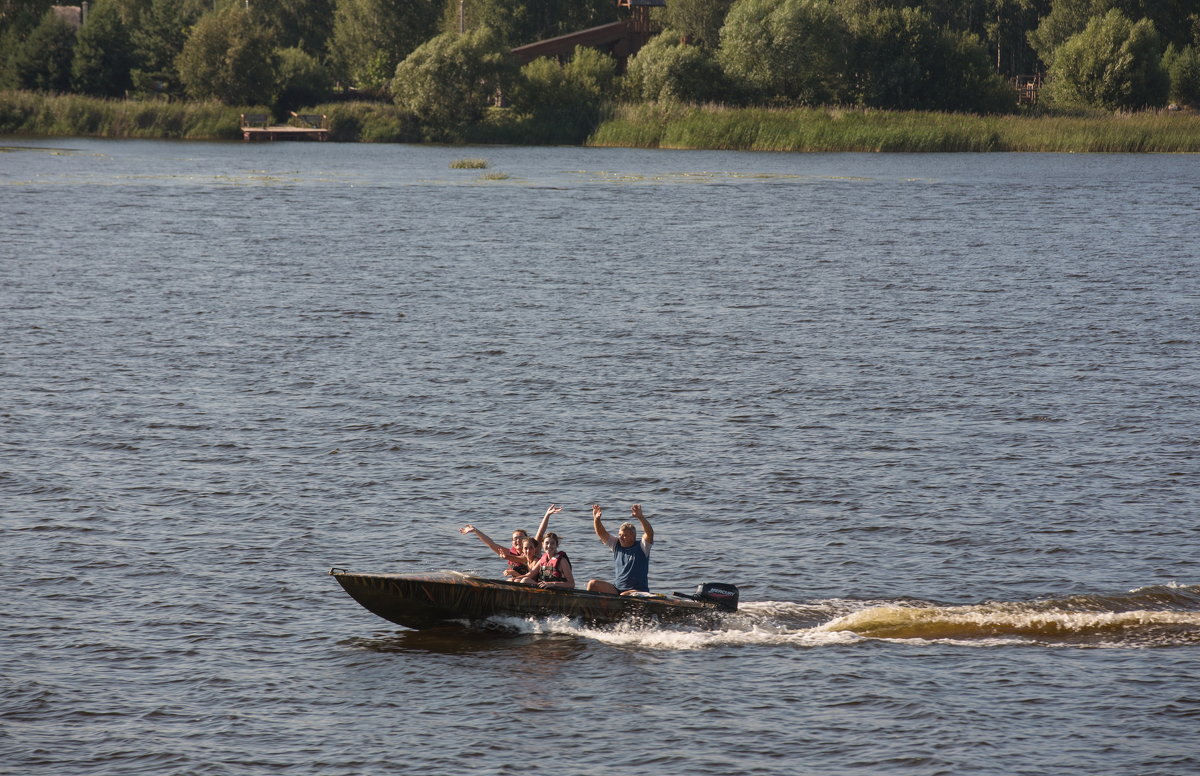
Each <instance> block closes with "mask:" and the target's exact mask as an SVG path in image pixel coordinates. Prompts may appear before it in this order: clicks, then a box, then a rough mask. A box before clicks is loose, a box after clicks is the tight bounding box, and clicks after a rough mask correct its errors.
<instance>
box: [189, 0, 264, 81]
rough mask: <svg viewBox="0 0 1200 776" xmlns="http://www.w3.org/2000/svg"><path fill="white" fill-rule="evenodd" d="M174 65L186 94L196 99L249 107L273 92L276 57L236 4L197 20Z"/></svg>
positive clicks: (256, 28)
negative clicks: (176, 67) (176, 65)
mask: <svg viewBox="0 0 1200 776" xmlns="http://www.w3.org/2000/svg"><path fill="white" fill-rule="evenodd" d="M178 67H179V77H180V79H181V80H182V81H183V84H184V87H185V88H186V89H187V92H188V94H189V95H190V96H191V97H193V98H195V99H198V100H219V101H221V102H224V103H226V104H229V105H248V104H253V103H266V102H270V101H271V99H272V97H273V96H274V89H275V79H276V70H277V68H278V61H277V58H276V55H275V52H274V50H273V49H272V48H271V41H270V39H269V38H268V37H267V35H266V33H265V31H264V30H263V29H262V28H261V27H258V26H257V25H255V24H254V22H253V20H252V18H251V16H250V12H249V11H247V10H243V9H241V8H238V7H237V6H231V7H228V8H226V9H225V10H223V11H221V12H219V13H215V14H208V15H206V16H204V17H202V18H201V19H200V21H198V22H196V26H195V27H194V28H193V29H192V34H191V35H190V36H189V37H188V40H187V43H185V44H184V46H183V51H182V52H181V53H180V54H179V59H178Z"/></svg>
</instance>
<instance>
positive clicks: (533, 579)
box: [517, 532, 575, 590]
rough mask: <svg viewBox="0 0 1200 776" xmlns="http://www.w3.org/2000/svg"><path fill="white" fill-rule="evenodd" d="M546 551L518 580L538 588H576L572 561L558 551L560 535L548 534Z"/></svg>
mask: <svg viewBox="0 0 1200 776" xmlns="http://www.w3.org/2000/svg"><path fill="white" fill-rule="evenodd" d="M545 547H546V551H545V552H544V553H542V557H540V558H538V559H537V560H536V561H534V563H533V565H532V566H530V567H529V573H528V574H526V575H524V576H523V577H521V578H520V579H518V580H517V581H518V582H525V583H527V584H530V585H537V586H538V587H560V588H566V589H568V590H569V589H571V588H573V587H575V575H574V573H572V571H571V559H570V558H568V557H567V554H566V553H565V552H563V551H561V550H559V549H558V534H556V533H553V532H551V533H548V534H546V543H545Z"/></svg>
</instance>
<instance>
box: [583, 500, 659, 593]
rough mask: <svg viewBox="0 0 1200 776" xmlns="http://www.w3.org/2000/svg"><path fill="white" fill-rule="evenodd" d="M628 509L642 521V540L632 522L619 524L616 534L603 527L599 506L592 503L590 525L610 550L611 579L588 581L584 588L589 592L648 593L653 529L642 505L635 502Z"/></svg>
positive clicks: (635, 517)
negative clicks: (611, 559) (611, 555)
mask: <svg viewBox="0 0 1200 776" xmlns="http://www.w3.org/2000/svg"><path fill="white" fill-rule="evenodd" d="M629 511H630V513H631V514H632V515H633V517H634V519H636V520H637V521H638V522H639V523H641V524H642V538H641V541H639V540H638V538H637V529H636V528H635V527H634V525H633V523H622V524H621V527H620V529H619V530H618V531H617V535H616V536H615V537H614V536H613V535H612V534H610V533H609V532H608V531H606V530H604V523H602V522H601V521H600V517H601V514H602V510H601V509H600V505H599V504H593V505H592V527H593V528H595V529H596V536H598V537H599V538H600V541H601V542H603V543H604V546H606V547H608V548H609V549H610V550H612V553H613V581H612V582H606V581H604V580H603V579H591V580H588V583H587V589H588V590H591V591H592V592H595V593H614V594H616V593H619V594H621V595H627V594H632V593H637V592H642V593H648V592H650V579H649V577H650V548H651V547H652V546H653V545H654V529H653V528H651V527H650V521H649V520H647V519H646V516H645V515H643V514H642V505H641V504H634V505H633V506H632V507H630V509H629Z"/></svg>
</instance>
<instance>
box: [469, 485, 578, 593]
mask: <svg viewBox="0 0 1200 776" xmlns="http://www.w3.org/2000/svg"><path fill="white" fill-rule="evenodd" d="M561 511H562V507H560V506H559V505H557V504H551V505H550V506H549V507H548V508H547V509H546V514H545V515H543V516H542V523H541V525H539V526H538V530H537V533H536V534H535V535H534V537H533V541H534V543H535V544H537V545H538V546H541V543H542V537H543V536H545V535H546V526H548V525H549V524H550V515H553V514H556V513H558V512H561ZM458 532H459V533H461V534H470V533H473V534H475V535H476V536H478V537H479V541H481V542H483V543H484V544H486V545H487V546H488V547H490V548H491V550H492V552H494V553H496V554H497V555H499V556H500V557H501V558H502V559H503V560H505V561H507V562H508V567H507V568H505V569H504V577H505V579H516V578H517V577H523V576H525V575H526V574H528V573H529V564H528V563H527V562H526V560H525V554H524V553H523V552H522V544H523V543H524V541H525V540H526V539H528V538H529V534H528V533H526V531H525V529H524V528H518V529H517V530H515V531H513V533H512V547H509V548H505V547H501V546H500V545H499V544H496V543H495V542H494V541H492V540H491V539H490V538H488V535H487V534H485V533H484V532H483V531H480V530H479V529H478V528H476V527H475V526H473V525H470V524H468V525H464V526H463V527H462V528H460V529H458Z"/></svg>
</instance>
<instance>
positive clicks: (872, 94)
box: [845, 8, 1014, 112]
mask: <svg viewBox="0 0 1200 776" xmlns="http://www.w3.org/2000/svg"><path fill="white" fill-rule="evenodd" d="M845 21H846V25H847V28H848V29H849V31H850V38H851V46H850V51H851V56H850V69H849V73H850V88H849V92H848V93H849V95H850V96H851V97H852V99H853V100H854V102H856V103H858V104H859V105H863V106H866V107H871V108H885V109H893V110H971V111H978V112H995V111H1002V110H1006V109H1011V107H1012V105H1013V103H1014V99H1013V95H1012V90H1011V88H1009V87H1008V85H1007V84H1006V83H1005V82H1004V81H1003V79H1001V78H1000V77H999V76H997V75H996V74H995V73H994V71H993V70H992V67H991V64H990V62H989V61H988V60H989V58H988V55H987V52H986V50H985V49H984V48H983V46H982V44H981V43H980V42H979V40H978V39H977V38H975V37H974V36H973V35H970V34H969V33H965V32H960V31H954V30H950V29H946V28H943V27H940V26H938V25H937V24H936V23H935V22H934V21H933V19H932V18H931V17H930V15H929V14H928V13H927V12H925V11H923V10H919V9H915V8H903V9H894V8H889V9H883V10H871V11H867V12H865V13H852V14H851V15H849V16H847V17H846V19H845Z"/></svg>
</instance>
